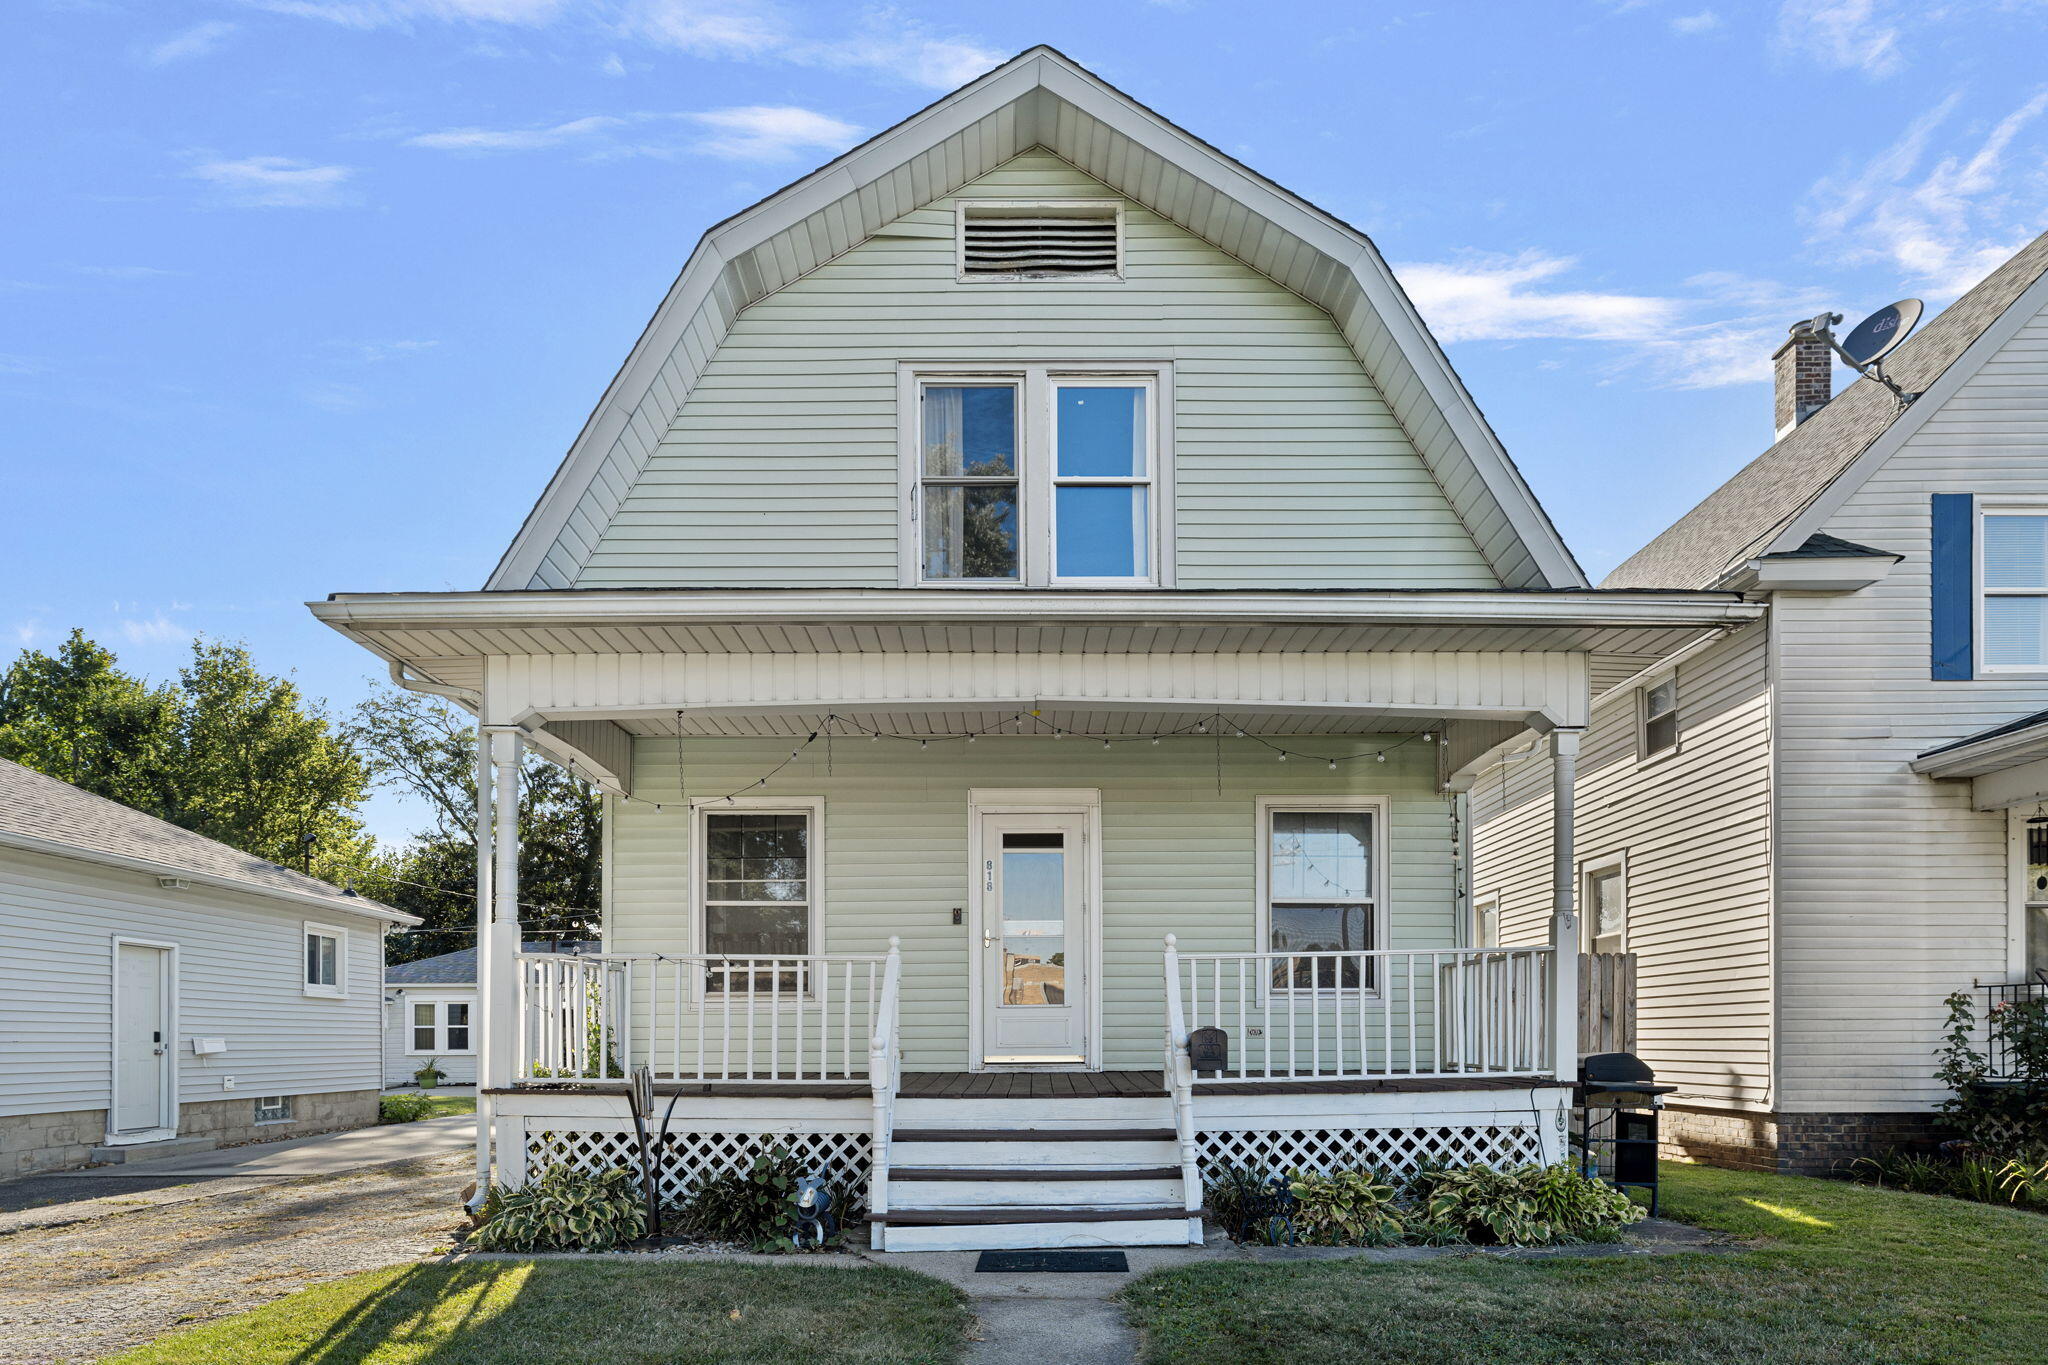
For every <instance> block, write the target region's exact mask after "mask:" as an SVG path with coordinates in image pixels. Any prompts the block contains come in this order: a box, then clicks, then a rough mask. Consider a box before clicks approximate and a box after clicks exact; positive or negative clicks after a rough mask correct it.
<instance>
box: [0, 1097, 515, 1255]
mask: <svg viewBox="0 0 2048 1365" xmlns="http://www.w3.org/2000/svg"><path fill="white" fill-rule="evenodd" d="M475 1146H476V1116H475V1115H474V1114H457V1115H453V1116H451V1117H449V1118H443V1119H423V1120H421V1121H420V1122H418V1123H394V1124H386V1125H383V1126H380V1127H375V1128H355V1129H351V1130H350V1131H348V1132H345V1133H322V1134H320V1135H319V1136H317V1137H306V1138H292V1139H290V1140H289V1141H285V1142H256V1143H250V1144H248V1145H247V1146H243V1147H228V1148H224V1149H222V1150H218V1151H212V1152H190V1153H187V1154H186V1155H184V1156H167V1157H159V1158H157V1159H156V1160H154V1161H140V1162H135V1163H133V1164H124V1165H119V1166H91V1167H87V1168H86V1169H85V1170H82V1171H53V1172H50V1173H48V1174H44V1175H31V1176H22V1177H20V1178H19V1179H15V1180H7V1181H0V1234H4V1233H8V1232H16V1231H20V1230H22V1229H24V1228H31V1227H57V1226H61V1225H63V1224H67V1223H78V1222H84V1221H86V1220H88V1219H92V1218H99V1217H104V1216H106V1215H107V1214H113V1213H126V1212H130V1211H132V1210H134V1209H137V1208H142V1207H150V1206H155V1205H161V1204H177V1203H183V1202H185V1201H187V1200H191V1199H204V1198H208V1197H210V1196H213V1195H217V1194H226V1193H229V1192H231V1191H237V1190H245V1189H249V1188H252V1187H254V1186H257V1185H261V1184H265V1183H268V1182H272V1181H279V1180H291V1179H295V1178H299V1177H303V1176H309V1175H340V1174H344V1173H346V1172H349V1171H359V1170H366V1169H369V1168H372V1167H376V1166H383V1165H387V1164H389V1163H392V1162H397V1161H417V1160H424V1159H431V1158H434V1157H446V1156H453V1155H456V1154H458V1153H464V1152H469V1151H472V1150H474V1148H475Z"/></svg>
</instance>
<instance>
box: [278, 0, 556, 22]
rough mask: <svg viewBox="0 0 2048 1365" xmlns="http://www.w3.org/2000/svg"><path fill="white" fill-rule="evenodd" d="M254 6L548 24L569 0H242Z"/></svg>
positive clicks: (335, 15) (342, 18)
mask: <svg viewBox="0 0 2048 1365" xmlns="http://www.w3.org/2000/svg"><path fill="white" fill-rule="evenodd" d="M243 3H244V4H247V5H250V6H252V7H253V8H256V9H260V10H267V11H268V12H270V13H272V14H288V15H291V16H293V17H295V18H300V19H321V20H324V21H326V22H327V23H330V24H340V25H343V26H344V27H347V28H384V27H388V26H391V25H399V24H407V23H410V22H411V21H413V20H415V19H439V20H444V21H451V22H469V23H495V24H521V25H528V26H534V25H540V24H546V23H548V22H550V21H552V20H554V19H556V18H558V17H560V16H561V15H562V14H563V13H564V12H565V11H566V10H567V9H568V0H243Z"/></svg>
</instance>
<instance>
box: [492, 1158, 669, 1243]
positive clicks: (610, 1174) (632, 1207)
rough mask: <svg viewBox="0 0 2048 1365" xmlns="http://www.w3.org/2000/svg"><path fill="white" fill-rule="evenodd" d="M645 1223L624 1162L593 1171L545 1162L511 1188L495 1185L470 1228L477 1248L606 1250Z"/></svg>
mask: <svg viewBox="0 0 2048 1365" xmlns="http://www.w3.org/2000/svg"><path fill="white" fill-rule="evenodd" d="M646 1227H647V1214H646V1210H645V1209H643V1208H642V1207H641V1203H640V1190H639V1185H638V1183H637V1182H636V1181H635V1180H634V1178H633V1173H632V1172H631V1171H628V1170H627V1169H626V1168H625V1167H623V1166H615V1167H613V1168H612V1169H611V1170H608V1171H601V1172H599V1173H597V1174H595V1175H592V1174H590V1173H589V1172H586V1171H579V1170H577V1169H576V1168H574V1167H573V1166H550V1167H548V1169H547V1170H546V1171H544V1172H542V1173H541V1176H540V1178H539V1179H537V1180H533V1181H530V1182H528V1183H527V1184H526V1185H525V1186H523V1187H521V1188H520V1189H516V1190H494V1191H492V1193H491V1197H490V1199H489V1200H488V1201H487V1202H486V1203H485V1205H484V1215H483V1221H482V1222H481V1223H480V1224H478V1226H477V1229H476V1231H475V1232H473V1233H471V1234H470V1244H471V1245H472V1246H474V1247H476V1248H477V1250H479V1251H609V1250H610V1249H611V1248H613V1247H615V1246H617V1245H618V1244H619V1243H621V1242H630V1241H632V1240H633V1239H634V1238H636V1237H638V1236H640V1235H641V1234H642V1233H643V1232H644V1231H645V1230H646Z"/></svg>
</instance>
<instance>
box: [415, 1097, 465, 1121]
mask: <svg viewBox="0 0 2048 1365" xmlns="http://www.w3.org/2000/svg"><path fill="white" fill-rule="evenodd" d="M421 1093H422V1094H425V1095H426V1096H427V1097H428V1098H430V1099H432V1100H433V1101H434V1112H433V1113H431V1114H429V1115H427V1117H428V1118H430V1119H445V1118H447V1117H448V1116H449V1115H450V1114H474V1113H475V1112H476V1096H474V1095H436V1094H434V1092H432V1091H431V1090H428V1091H422V1092H421Z"/></svg>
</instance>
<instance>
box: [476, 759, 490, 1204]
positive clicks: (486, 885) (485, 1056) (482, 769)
mask: <svg viewBox="0 0 2048 1365" xmlns="http://www.w3.org/2000/svg"><path fill="white" fill-rule="evenodd" d="M492 782H493V779H492V775H491V736H490V732H489V731H488V730H486V729H485V728H484V726H483V723H482V722H481V721H479V722H478V723H477V727H476V937H475V939H474V940H473V942H474V943H475V945H476V987H477V990H476V998H477V1017H476V1018H475V1019H472V1020H471V1021H470V1022H471V1023H472V1024H473V1025H475V1027H474V1028H472V1029H471V1031H470V1036H471V1038H473V1039H474V1040H475V1042H476V1068H477V1069H476V1074H477V1080H478V1082H479V1084H478V1086H477V1097H476V1194H475V1196H474V1197H473V1199H472V1201H471V1202H472V1205H481V1204H482V1203H483V1199H484V1195H485V1193H486V1192H487V1191H488V1190H489V1189H490V1187H491V1111H492V1110H493V1109H494V1108H495V1105H494V1104H493V1103H492V1100H491V1097H490V1096H489V1095H487V1094H485V1093H483V1091H484V1087H483V1085H482V1084H481V1082H482V1080H483V1078H484V1076H485V1074H486V1068H487V1067H488V1066H489V1065H490V1058H491V1054H492V1050H493V1049H492V1047H491V1030H490V1027H489V1025H488V1024H487V1023H486V1019H487V1017H488V1015H487V1006H486V1005H485V1003H484V1002H485V1001H487V1000H489V999H490V990H491V984H490V983H491V974H490V963H489V961H488V960H487V959H488V957H489V954H488V953H486V952H485V951H484V945H485V943H486V942H488V941H489V938H490V928H491V867H492V857H493V854H492V848H491V843H492V840H491V795H492V793H491V787H492Z"/></svg>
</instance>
